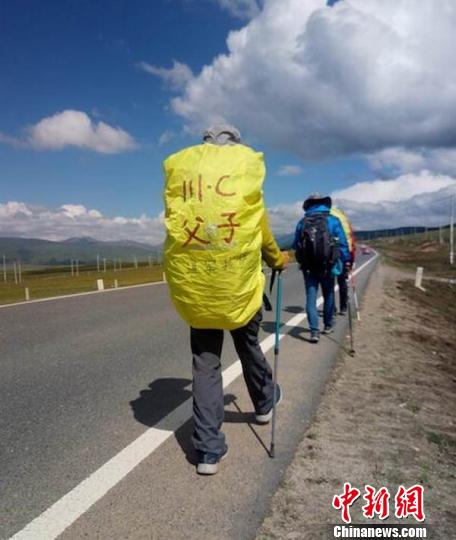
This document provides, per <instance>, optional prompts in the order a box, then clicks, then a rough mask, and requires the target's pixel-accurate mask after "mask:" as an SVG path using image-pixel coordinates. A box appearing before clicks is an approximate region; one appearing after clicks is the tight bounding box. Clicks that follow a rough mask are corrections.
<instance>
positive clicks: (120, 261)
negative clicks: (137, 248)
mask: <svg viewBox="0 0 456 540" xmlns="http://www.w3.org/2000/svg"><path fill="white" fill-rule="evenodd" d="M119 270H122V259H121V258H120V257H119Z"/></svg>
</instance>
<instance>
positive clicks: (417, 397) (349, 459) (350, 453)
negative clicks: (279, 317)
mask: <svg viewBox="0 0 456 540" xmlns="http://www.w3.org/2000/svg"><path fill="white" fill-rule="evenodd" d="M404 276H405V275H404V274H403V273H401V272H400V271H399V270H397V269H394V268H391V267H389V266H385V265H383V264H379V265H378V266H377V269H376V270H375V272H374V273H373V274H372V276H371V279H370V283H369V285H368V289H367V291H366V294H365V296H364V301H363V304H362V321H361V322H360V323H357V324H356V325H355V326H356V330H355V345H356V355H355V356H354V357H350V356H348V355H347V354H345V353H341V356H340V357H339V360H338V364H337V367H336V370H335V372H334V375H333V377H332V381H331V382H330V384H329V385H328V387H327V390H326V394H325V397H324V399H323V401H322V403H321V405H320V407H319V411H318V413H317V416H316V418H315V419H314V421H313V423H312V424H311V426H310V427H309V429H308V430H307V432H306V433H305V437H304V439H303V441H302V442H301V444H300V446H299V448H298V450H297V452H296V455H295V458H294V460H293V462H292V464H291V465H290V467H289V468H288V470H287V472H286V474H285V477H284V480H283V482H282V486H281V488H280V489H279V490H278V492H277V493H276V494H275V496H274V497H273V500H272V504H271V507H270V512H269V515H268V516H267V517H266V519H265V520H264V522H263V525H262V527H261V528H260V530H259V531H258V534H257V539H259V540H266V539H304V540H305V539H312V540H315V539H318V538H325V537H326V534H327V531H328V524H341V523H342V521H341V517H340V511H337V510H334V509H333V508H332V507H331V501H332V499H333V497H334V495H336V494H339V493H341V492H342V489H343V484H344V482H350V483H351V484H352V486H355V487H358V488H359V489H360V490H361V492H362V493H363V492H364V486H365V485H366V484H370V485H371V486H373V487H375V488H376V489H380V488H381V487H383V486H385V487H387V488H388V489H389V490H390V493H391V504H390V508H392V509H393V512H392V513H391V511H390V516H391V514H394V495H395V493H396V491H397V489H398V487H399V485H401V484H403V485H404V486H405V487H410V486H412V485H414V484H421V485H423V486H424V490H425V494H424V510H425V513H426V522H425V523H426V524H430V525H431V527H432V537H433V538H439V539H446V540H447V539H449V538H451V537H453V535H454V531H455V530H456V512H455V507H454V498H455V495H456V490H455V485H456V482H455V479H456V473H455V470H456V468H455V465H456V429H455V423H454V419H455V413H456V404H455V400H454V391H455V389H456V359H455V354H454V351H455V346H456V333H455V326H454V322H453V324H451V318H452V317H453V312H452V311H451V312H450V311H447V312H445V311H441V310H439V309H435V305H434V306H433V304H432V300H433V298H432V291H431V293H426V298H424V297H423V298H421V297H418V296H416V292H415V291H414V290H413V287H411V286H410V284H409V281H404ZM433 286H435V287H444V285H442V284H435V285H433ZM445 287H447V288H448V293H446V291H443V290H437V289H436V291H435V294H448V295H449V302H450V301H452V299H454V295H455V290H454V288H451V287H450V286H447V285H445ZM422 294H424V293H422ZM434 300H435V299H434ZM449 306H450V307H449V308H448V309H450V310H451V309H452V308H451V304H450V303H449ZM453 321H454V319H453ZM363 504H365V501H363V500H362V499H361V497H360V500H358V501H357V502H356V503H355V504H354V505H353V506H352V508H351V514H352V522H353V523H374V522H375V521H376V522H379V521H378V520H366V518H364V517H363V516H362V511H361V507H362V505H363ZM406 522H407V523H409V524H410V525H413V524H416V523H417V522H416V521H415V520H414V519H413V518H409V519H408V520H407V521H406ZM384 523H404V521H400V520H397V519H396V518H394V516H393V518H391V517H390V518H389V519H387V520H385V521H384Z"/></svg>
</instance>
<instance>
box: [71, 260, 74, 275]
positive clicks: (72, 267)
mask: <svg viewBox="0 0 456 540" xmlns="http://www.w3.org/2000/svg"><path fill="white" fill-rule="evenodd" d="M73 276H74V264H73V259H71V277H73Z"/></svg>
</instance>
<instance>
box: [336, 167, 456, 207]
mask: <svg viewBox="0 0 456 540" xmlns="http://www.w3.org/2000/svg"><path fill="white" fill-rule="evenodd" d="M449 186H455V187H456V180H455V179H454V178H451V177H450V176H444V175H435V174H433V173H430V172H428V171H421V172H420V173H419V174H405V175H401V176H399V177H398V178H395V179H394V180H373V181H371V182H358V183H356V184H354V185H353V186H350V187H348V188H346V189H342V190H337V191H334V192H333V193H332V196H333V197H334V198H335V199H344V200H349V201H353V202H358V203H377V202H385V201H405V200H407V199H410V198H411V197H414V196H415V195H421V194H423V193H433V192H435V191H438V190H439V189H442V188H446V187H449Z"/></svg>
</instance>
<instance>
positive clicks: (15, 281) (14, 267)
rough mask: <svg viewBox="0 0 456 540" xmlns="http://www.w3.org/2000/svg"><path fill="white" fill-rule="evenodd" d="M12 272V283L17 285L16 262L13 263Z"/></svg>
mask: <svg viewBox="0 0 456 540" xmlns="http://www.w3.org/2000/svg"><path fill="white" fill-rule="evenodd" d="M13 271H14V283H15V284H16V285H17V265H16V261H13Z"/></svg>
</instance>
